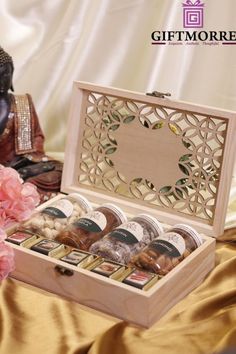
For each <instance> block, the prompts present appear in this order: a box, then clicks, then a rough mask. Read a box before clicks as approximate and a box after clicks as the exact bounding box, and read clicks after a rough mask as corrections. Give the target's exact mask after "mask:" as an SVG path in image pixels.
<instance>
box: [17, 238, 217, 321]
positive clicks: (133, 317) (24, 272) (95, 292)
mask: <svg viewBox="0 0 236 354" xmlns="http://www.w3.org/2000/svg"><path fill="white" fill-rule="evenodd" d="M204 241H205V242H204V243H203V245H202V246H200V247H199V248H198V249H197V250H196V251H194V252H193V253H192V254H191V255H190V256H188V257H187V258H186V259H185V260H184V261H182V262H181V263H180V264H179V265H178V266H177V267H176V268H174V269H173V270H172V271H171V272H170V273H169V274H168V275H166V276H165V277H164V278H163V279H161V280H160V281H158V283H157V284H156V285H154V286H153V287H152V288H151V289H149V290H148V291H142V290H139V289H136V288H134V287H131V286H128V285H126V284H123V283H120V282H118V281H115V280H112V279H108V278H106V277H103V276H100V275H97V274H95V273H92V272H90V271H88V270H85V269H79V268H77V267H75V266H73V265H70V264H67V263H65V262H61V261H59V260H56V259H53V258H51V257H48V256H45V255H42V254H39V253H37V252H34V251H31V250H29V249H25V248H23V247H20V246H17V245H14V244H12V247H13V248H14V251H15V261H16V269H15V271H14V272H13V273H12V274H11V276H12V277H13V278H16V279H18V280H20V281H23V282H25V283H28V284H30V285H34V286H36V287H39V288H42V289H44V290H47V291H49V292H51V293H54V294H58V295H60V296H63V297H65V298H67V299H70V300H73V301H76V302H78V303H80V304H82V305H85V306H88V307H90V308H93V309H95V310H99V311H102V312H104V313H106V314H109V315H112V316H115V317H118V318H120V319H123V320H125V321H128V322H131V323H135V324H137V325H140V326H143V327H150V326H151V325H152V324H153V323H154V322H156V321H157V320H158V319H159V318H160V317H161V316H162V315H163V314H164V313H166V312H167V311H168V310H169V309H170V308H171V307H172V306H174V305H175V304H176V303H177V302H178V301H179V300H180V299H182V298H183V297H184V296H185V295H186V294H188V293H189V292H190V291H191V290H192V289H194V288H195V287H196V286H197V285H198V284H199V283H200V282H201V281H202V280H203V279H204V277H205V276H206V274H207V273H209V271H210V270H211V269H212V268H213V267H214V247H215V241H214V239H212V238H204ZM57 265H60V266H64V267H66V268H68V269H71V270H73V271H74V274H73V275H72V276H62V275H60V274H59V273H58V272H56V271H55V267H56V266H57Z"/></svg>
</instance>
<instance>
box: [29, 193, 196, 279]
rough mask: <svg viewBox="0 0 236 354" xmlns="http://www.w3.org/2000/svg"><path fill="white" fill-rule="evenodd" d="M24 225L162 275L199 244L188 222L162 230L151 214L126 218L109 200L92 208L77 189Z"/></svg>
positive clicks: (69, 244) (75, 246) (103, 255)
mask: <svg viewBox="0 0 236 354" xmlns="http://www.w3.org/2000/svg"><path fill="white" fill-rule="evenodd" d="M23 226H24V228H25V229H30V230H31V231H33V232H36V233H38V234H41V235H42V236H45V237H47V238H50V239H55V240H57V241H58V242H61V243H63V244H66V245H68V246H72V247H74V248H78V249H81V250H84V251H89V252H91V253H94V254H97V255H99V256H101V257H103V258H105V259H109V260H112V261H115V262H119V263H123V264H128V265H132V266H135V267H137V268H140V269H143V270H146V271H149V272H152V273H156V274H159V275H165V274H167V273H168V272H169V271H170V270H171V269H173V268H174V267H175V266H176V265H177V264H178V263H179V262H181V261H182V260H183V259H184V258H186V257H187V256H188V255H189V254H190V253H191V252H193V251H194V250H195V249H196V248H197V247H199V246H200V245H201V244H202V239H201V236H200V235H199V234H198V233H197V232H196V230H194V229H193V228H192V227H190V226H188V225H185V224H178V225H175V226H173V227H171V228H170V229H167V230H165V231H164V230H163V227H162V225H161V224H160V222H159V221H158V220H157V219H156V218H154V217H153V216H150V215H147V214H139V215H137V216H135V217H133V218H132V219H131V220H127V218H126V215H125V214H124V212H123V211H122V210H121V209H120V208H119V207H118V206H116V205H114V204H111V203H106V204H103V205H101V206H99V207H97V208H95V209H94V210H93V209H92V206H91V204H90V203H89V202H88V200H87V199H86V198H84V197H83V196H81V195H79V194H76V193H72V194H70V195H69V196H67V197H65V198H61V199H59V200H57V201H56V202H55V203H53V204H52V205H50V206H48V207H46V208H45V209H44V210H42V211H41V212H40V213H37V214H35V215H34V217H33V218H32V219H31V220H29V221H28V222H27V223H25V224H24V225H23Z"/></svg>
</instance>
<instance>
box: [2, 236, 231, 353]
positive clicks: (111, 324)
mask: <svg viewBox="0 0 236 354" xmlns="http://www.w3.org/2000/svg"><path fill="white" fill-rule="evenodd" d="M235 234H236V232H235ZM32 266H33V265H32ZM0 296H1V298H0V309H1V313H0V315H1V322H0V323H1V332H0V335H1V340H0V353H1V354H15V353H16V354H38V353H40V354H41V353H42V354H85V353H88V354H123V353H127V354H139V353H140V354H144V353H145V354H158V353H160V354H200V353H203V354H212V353H218V352H220V351H222V350H223V349H225V348H229V347H231V348H232V347H235V351H234V352H235V353H236V243H235V244H233V243H232V244H227V243H220V242H218V243H217V247H216V267H215V268H214V269H213V271H212V272H211V273H210V274H209V275H208V276H207V278H206V279H205V281H204V282H203V283H202V284H201V285H200V286H199V287H198V288H197V289H195V290H194V291H193V292H192V293H191V294H189V295H188V296H187V297H185V298H184V299H183V300H182V301H181V302H179V303H178V304H177V305H176V306H175V307H173V308H172V309H171V310H170V311H169V312H168V313H167V314H166V315H165V316H164V317H162V319H161V320H159V321H158V322H156V323H155V324H154V325H153V326H152V327H151V328H149V329H144V328H140V327H135V326H133V325H130V324H128V323H126V322H124V321H120V320H117V319H114V318H111V317H105V316H103V315H102V314H101V313H99V312H95V311H91V310H89V309H87V308H85V307H81V306H80V305H78V304H76V303H74V302H70V301H67V300H64V299H62V298H60V297H58V296H56V295H52V294H49V293H46V292H43V291H41V290H39V289H36V288H34V287H29V286H28V285H25V284H24V283H20V282H17V281H16V280H14V279H10V278H8V279H7V280H5V281H3V282H2V283H1V291H0ZM94 296H96V289H94Z"/></svg>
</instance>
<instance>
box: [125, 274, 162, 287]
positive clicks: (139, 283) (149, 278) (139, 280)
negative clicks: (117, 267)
mask: <svg viewBox="0 0 236 354" xmlns="http://www.w3.org/2000/svg"><path fill="white" fill-rule="evenodd" d="M157 281H158V276H157V275H156V274H152V273H149V272H144V271H142V270H139V269H134V270H133V271H132V272H131V273H130V274H128V276H127V277H125V279H123V283H124V284H127V285H131V286H134V287H135V288H138V289H141V290H148V289H150V288H151V287H152V286H153V285H154V284H156V282H157Z"/></svg>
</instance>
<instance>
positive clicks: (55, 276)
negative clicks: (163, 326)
mask: <svg viewBox="0 0 236 354" xmlns="http://www.w3.org/2000/svg"><path fill="white" fill-rule="evenodd" d="M235 119H236V115H235V112H230V111H222V110H219V109H213V108H209V107H202V106H198V105H193V104H189V103H184V102H176V101H172V100H169V99H166V98H156V97H152V96H147V95H144V94H140V93H134V92H129V91H124V90H118V89H114V88H105V87H100V86H95V85H91V84H88V83H84V82H75V83H74V88H73V97H72V105H71V111H70V119H69V125H68V131H67V144H66V152H65V164H64V170H63V181H62V188H61V190H62V192H63V193H70V192H79V193H81V194H82V195H84V196H85V197H87V198H88V199H89V200H90V201H91V202H92V203H93V205H101V204H102V203H105V202H112V203H114V204H116V205H118V206H120V207H121V208H122V209H123V210H124V211H125V212H126V213H127V215H128V216H133V215H137V214H138V213H143V212H145V213H148V214H150V215H153V216H156V217H157V218H158V219H159V220H160V221H161V222H163V223H165V224H167V225H173V224H176V223H180V222H181V223H185V224H188V225H191V226H193V227H194V228H196V230H198V232H200V233H202V234H203V239H204V243H203V244H202V245H201V246H200V247H199V248H198V249H197V250H196V251H194V252H193V253H192V254H191V255H190V256H188V257H187V258H186V259H185V260H184V261H182V262H181V263H180V264H179V265H178V266H177V267H176V268H174V269H173V270H172V271H171V272H170V273H169V274H168V275H166V276H165V277H163V278H162V279H161V280H159V281H158V282H157V283H156V284H155V285H154V286H153V287H152V288H150V289H149V290H148V291H143V290H139V289H136V288H134V287H131V286H129V285H126V284H123V283H120V282H118V281H115V280H112V279H109V278H106V277H103V276H102V275H98V274H95V273H92V272H90V271H88V270H84V269H80V268H76V267H75V266H73V265H69V264H68V265H66V267H67V268H68V269H70V270H72V271H73V272H70V274H71V276H62V275H61V274H59V273H58V272H57V271H56V266H58V265H59V266H63V267H65V263H64V262H61V261H59V260H55V259H53V258H51V257H48V256H45V255H42V254H39V253H36V252H34V251H31V250H29V249H25V248H23V247H20V246H15V245H13V247H14V249H15V254H16V270H15V271H14V272H13V274H12V277H14V278H16V279H19V280H21V281H24V282H26V283H29V284H31V285H35V286H37V287H40V288H42V289H45V290H48V291H50V292H53V293H56V294H59V295H62V296H64V297H66V298H68V299H72V300H74V301H77V302H79V303H80V304H83V305H86V306H89V307H91V308H93V309H96V310H100V311H102V312H104V313H107V314H110V315H113V316H116V317H118V318H121V319H124V320H126V321H129V322H132V323H135V324H138V325H141V326H144V327H149V326H151V325H152V324H153V323H154V322H155V321H157V320H158V319H159V318H160V317H161V316H162V315H163V314H164V313H166V312H167V310H168V309H170V308H171V307H172V306H173V305H174V304H176V303H177V302H178V301H179V300H180V299H182V298H183V297H184V296H185V295H186V294H188V293H189V292H190V291H191V290H192V289H194V288H195V287H196V286H197V285H198V284H200V283H201V282H202V280H203V279H204V277H205V276H206V275H207V273H208V272H209V271H210V270H211V269H212V268H213V267H214V252H215V239H214V237H217V236H218V235H220V234H222V233H223V229H224V220H225V215H226V209H227V203H228V195H229V190H230V184H231V177H232V170H233V164H234V151H235V147H236V146H235V143H236V139H234V134H235ZM47 204H48V203H47ZM209 236H211V237H209Z"/></svg>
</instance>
